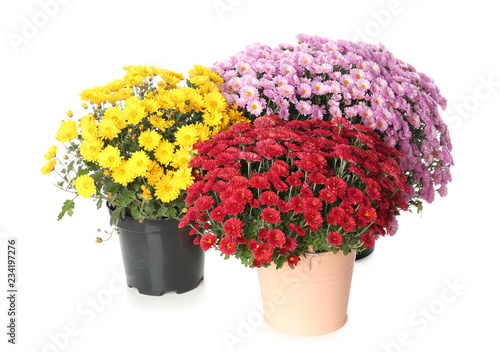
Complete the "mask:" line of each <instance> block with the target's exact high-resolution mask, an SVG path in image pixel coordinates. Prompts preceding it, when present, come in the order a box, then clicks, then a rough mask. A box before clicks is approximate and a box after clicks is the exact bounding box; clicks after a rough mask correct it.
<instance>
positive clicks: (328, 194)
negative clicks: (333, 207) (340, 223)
mask: <svg viewBox="0 0 500 352" xmlns="http://www.w3.org/2000/svg"><path fill="white" fill-rule="evenodd" d="M319 198H320V199H321V200H323V201H325V202H327V203H334V202H335V201H336V200H337V194H336V193H334V192H332V190H331V189H330V188H323V189H322V190H321V191H319Z"/></svg>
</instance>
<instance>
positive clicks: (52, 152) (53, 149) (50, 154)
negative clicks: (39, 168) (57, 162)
mask: <svg viewBox="0 0 500 352" xmlns="http://www.w3.org/2000/svg"><path fill="white" fill-rule="evenodd" d="M56 153H57V146H55V145H53V146H52V147H50V148H49V150H48V151H47V153H46V154H45V155H44V156H43V157H44V158H45V160H50V159H52V158H53V157H55V156H56Z"/></svg>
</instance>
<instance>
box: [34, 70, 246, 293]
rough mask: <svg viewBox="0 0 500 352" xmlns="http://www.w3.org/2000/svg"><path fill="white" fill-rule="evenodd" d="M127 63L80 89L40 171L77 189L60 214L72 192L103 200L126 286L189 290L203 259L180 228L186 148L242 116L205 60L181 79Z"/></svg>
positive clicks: (189, 179) (69, 209)
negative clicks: (110, 77)
mask: <svg viewBox="0 0 500 352" xmlns="http://www.w3.org/2000/svg"><path fill="white" fill-rule="evenodd" d="M124 69H125V70H126V74H125V76H124V77H123V79H118V80H115V81H113V82H110V83H108V84H107V85H105V86H97V87H95V88H93V89H85V90H84V91H83V92H82V93H81V99H82V100H83V104H82V105H83V107H84V109H86V114H85V115H84V116H82V117H80V118H78V119H76V118H74V117H73V113H72V112H68V115H69V119H67V120H64V121H63V122H62V123H61V126H60V128H59V130H58V131H57V133H56V136H55V139H56V140H57V141H58V142H60V144H61V145H60V146H57V145H53V146H52V147H51V148H50V149H49V151H48V152H47V154H46V155H45V158H46V159H47V162H46V164H45V165H44V166H43V168H42V173H43V174H49V173H51V172H53V173H56V174H57V176H59V178H60V180H59V181H57V183H56V186H57V187H58V188H60V189H62V190H64V191H67V192H70V193H73V194H74V197H73V198H72V199H69V200H67V201H65V202H64V205H63V207H62V211H61V213H60V214H59V219H61V218H62V217H63V216H64V215H65V214H68V215H69V216H71V215H72V214H73V210H74V206H75V202H74V201H75V198H76V197H77V196H82V197H83V198H93V199H94V201H95V202H96V206H97V208H98V209H99V208H101V206H102V205H103V204H104V203H106V204H107V205H108V207H109V210H110V214H111V224H112V225H113V226H117V227H118V229H119V234H120V235H119V238H120V245H121V249H122V256H123V261H124V266H125V271H126V277H127V282H128V285H129V286H131V287H136V288H137V289H138V290H139V292H140V293H143V294H148V295H161V294H163V293H164V292H167V291H176V292H177V293H181V292H186V291H189V290H191V289H194V288H195V287H197V285H198V283H199V282H200V281H201V280H202V278H203V267H204V252H203V251H202V250H200V248H199V247H198V246H195V245H194V244H193V243H192V241H193V240H192V238H191V237H190V236H189V235H188V232H189V228H188V227H183V228H180V229H179V227H178V224H179V219H180V217H181V216H182V212H183V209H184V207H185V197H186V189H187V187H188V186H189V185H191V184H192V183H193V182H194V180H195V177H196V175H195V174H194V173H193V172H192V169H191V168H190V167H189V166H188V164H189V162H190V160H191V158H192V156H193V148H192V146H193V144H195V143H196V142H199V141H205V140H209V139H210V138H211V137H212V136H213V135H215V134H216V133H218V132H219V131H221V130H224V129H227V128H228V127H229V126H230V125H231V124H232V123H234V122H239V121H242V119H243V118H242V117H241V113H238V112H237V111H236V110H234V109H231V108H230V107H229V106H228V105H227V102H226V100H225V99H224V97H223V96H222V95H221V93H220V91H219V89H218V88H217V85H219V84H221V83H222V79H221V78H220V77H219V76H218V74H216V73H214V72H212V71H210V70H209V69H207V68H205V67H202V66H196V65H195V66H194V68H193V69H192V70H190V71H189V80H186V84H187V86H180V84H181V82H182V81H183V80H184V77H183V75H182V74H180V73H176V72H173V71H169V70H165V69H160V68H157V67H153V66H130V67H125V68H124ZM243 120H244V119H243ZM104 240H107V239H104ZM102 241H103V239H102V238H100V237H98V238H97V242H102Z"/></svg>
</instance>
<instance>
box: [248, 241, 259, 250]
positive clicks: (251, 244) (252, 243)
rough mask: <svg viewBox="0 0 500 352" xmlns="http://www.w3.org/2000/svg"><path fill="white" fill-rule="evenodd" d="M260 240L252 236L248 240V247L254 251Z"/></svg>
mask: <svg viewBox="0 0 500 352" xmlns="http://www.w3.org/2000/svg"><path fill="white" fill-rule="evenodd" d="M257 245H258V242H257V240H256V239H255V238H252V239H251V240H250V241H248V249H250V250H251V251H253V250H254V249H255V248H257Z"/></svg>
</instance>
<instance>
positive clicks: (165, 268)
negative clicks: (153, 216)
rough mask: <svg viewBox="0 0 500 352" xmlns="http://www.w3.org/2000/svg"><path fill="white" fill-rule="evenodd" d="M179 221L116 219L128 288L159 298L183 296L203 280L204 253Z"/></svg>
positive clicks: (187, 229)
mask: <svg viewBox="0 0 500 352" xmlns="http://www.w3.org/2000/svg"><path fill="white" fill-rule="evenodd" d="M178 226H179V221H177V220H174V219H168V220H148V219H145V220H144V222H143V223H139V221H138V220H135V219H134V218H132V217H126V218H125V219H122V218H120V220H119V221H118V228H119V230H120V234H119V235H118V237H119V238H120V246H121V250H122V257H123V264H124V266H125V275H126V277H127V284H128V286H129V287H135V288H137V289H138V290H139V292H140V293H142V294H145V295H151V296H161V295H163V294H164V293H165V292H169V291H175V292H176V293H184V292H187V291H191V290H193V289H195V288H196V287H197V286H198V284H199V283H200V281H201V280H203V273H204V266H205V252H204V251H203V250H202V249H201V248H200V246H198V245H195V244H193V240H194V236H190V235H189V230H190V229H189V227H185V228H182V229H179V228H178Z"/></svg>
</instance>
